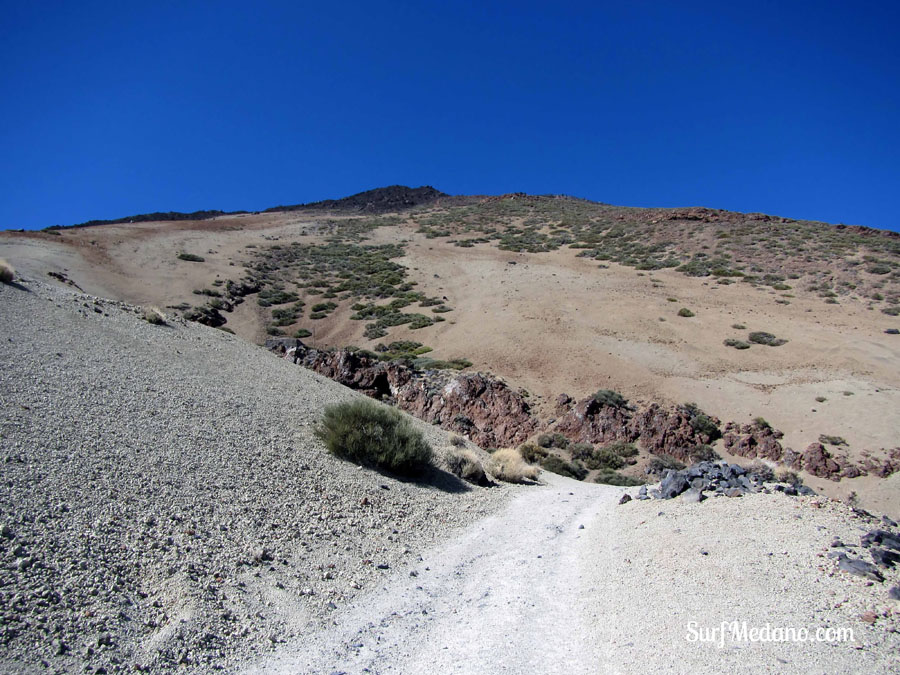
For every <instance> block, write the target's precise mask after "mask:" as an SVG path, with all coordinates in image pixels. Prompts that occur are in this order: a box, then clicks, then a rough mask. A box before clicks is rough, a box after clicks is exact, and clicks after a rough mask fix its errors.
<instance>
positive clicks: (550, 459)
mask: <svg viewBox="0 0 900 675" xmlns="http://www.w3.org/2000/svg"><path fill="white" fill-rule="evenodd" d="M541 468H542V469H546V470H547V471H552V472H553V473H556V474H559V475H560V476H566V477H567V478H574V479H575V480H584V478H585V476H587V473H588V472H587V471H586V470H585V468H584V467H583V466H581V464H580V463H579V462H577V461H576V462H567V461H566V460H564V459H563V458H562V457H560V456H559V455H547V456H546V457H544V459H543V460H542V461H541Z"/></svg>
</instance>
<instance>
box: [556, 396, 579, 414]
mask: <svg viewBox="0 0 900 675" xmlns="http://www.w3.org/2000/svg"><path fill="white" fill-rule="evenodd" d="M574 403H575V401H574V399H573V398H572V397H571V396H569V395H568V394H560V395H559V396H557V397H556V414H557V415H565V414H566V413H567V412H569V410H571V409H572V405H573V404H574Z"/></svg>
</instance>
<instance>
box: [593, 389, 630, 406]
mask: <svg viewBox="0 0 900 675" xmlns="http://www.w3.org/2000/svg"><path fill="white" fill-rule="evenodd" d="M594 400H595V401H596V402H597V403H599V404H600V405H608V406H611V407H613V408H624V407H625V406H626V405H627V404H628V399H626V398H625V397H624V396H622V394H620V393H619V392H617V391H613V390H612V389H601V390H600V391H598V392H597V393H596V394H594Z"/></svg>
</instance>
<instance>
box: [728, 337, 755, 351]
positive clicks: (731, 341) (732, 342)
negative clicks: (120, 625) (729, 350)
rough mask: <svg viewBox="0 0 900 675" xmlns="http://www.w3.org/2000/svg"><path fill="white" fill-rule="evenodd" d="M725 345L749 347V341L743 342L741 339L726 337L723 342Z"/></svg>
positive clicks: (740, 347) (737, 347) (738, 347)
mask: <svg viewBox="0 0 900 675" xmlns="http://www.w3.org/2000/svg"><path fill="white" fill-rule="evenodd" d="M723 344H724V345H725V346H726V347H734V348H735V349H750V343H749V342H744V341H743V340H735V339H734V338H728V339H727V340H725V342H723Z"/></svg>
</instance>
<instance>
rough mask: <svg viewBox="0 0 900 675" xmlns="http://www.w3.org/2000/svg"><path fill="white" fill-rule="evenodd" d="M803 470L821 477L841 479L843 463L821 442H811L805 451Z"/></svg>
mask: <svg viewBox="0 0 900 675" xmlns="http://www.w3.org/2000/svg"><path fill="white" fill-rule="evenodd" d="M802 466H803V470H804V471H806V472H807V473H811V474H812V475H813V476H818V477H819V478H830V479H832V480H835V479H839V478H840V476H839V475H838V474H840V472H841V468H842V467H841V465H840V464H839V463H838V462H837V461H835V459H834V457H832V456H831V453H829V452H828V450H826V449H825V446H823V445H822V444H821V443H810V444H809V446H808V447H807V448H806V450H804V451H803V457H802Z"/></svg>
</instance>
